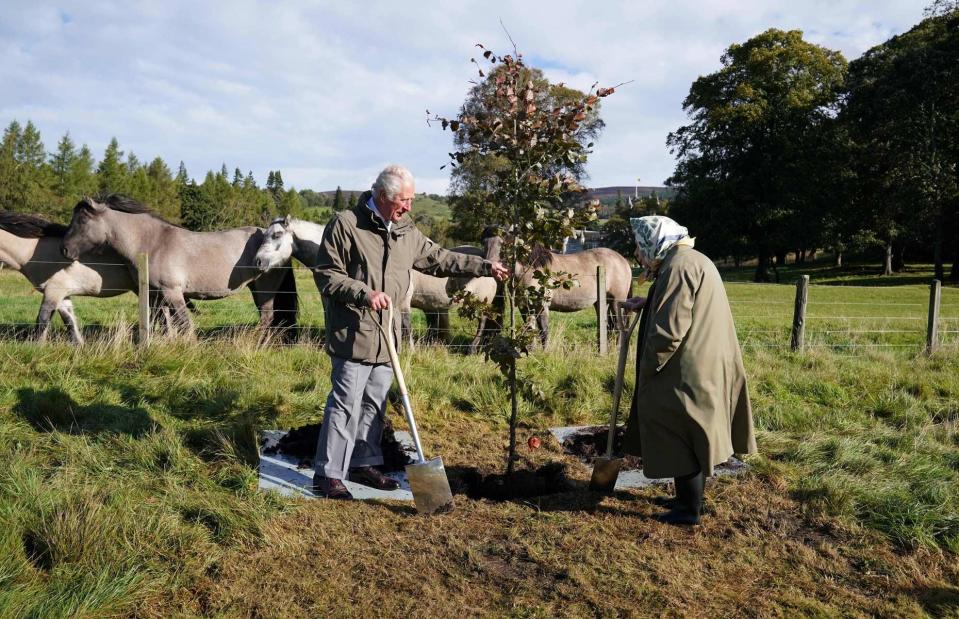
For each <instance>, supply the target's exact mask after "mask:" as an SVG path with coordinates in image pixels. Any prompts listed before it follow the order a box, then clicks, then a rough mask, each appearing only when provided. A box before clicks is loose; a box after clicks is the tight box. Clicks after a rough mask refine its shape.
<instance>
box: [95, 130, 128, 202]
mask: <svg viewBox="0 0 959 619" xmlns="http://www.w3.org/2000/svg"><path fill="white" fill-rule="evenodd" d="M122 158H123V151H122V150H120V144H119V142H117V139H116V138H112V139H111V140H110V144H108V145H107V148H106V150H105V151H104V153H103V159H102V160H101V161H100V165H99V166H97V188H98V189H99V190H100V191H103V192H107V193H124V192H125V191H126V189H127V188H126V180H127V179H126V168H125V166H124V165H123V163H121V159H122Z"/></svg>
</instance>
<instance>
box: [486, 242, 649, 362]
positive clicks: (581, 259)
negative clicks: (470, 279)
mask: <svg viewBox="0 0 959 619" xmlns="http://www.w3.org/2000/svg"><path fill="white" fill-rule="evenodd" d="M494 230H495V229H494V228H492V227H491V228H487V229H486V230H485V231H484V232H483V237H482V241H483V246H484V247H485V248H486V259H487V260H499V255H500V249H501V247H502V243H503V239H502V237H500V236H498V235H497V234H496V233H495V231H494ZM600 265H602V266H603V267H605V269H606V300H607V303H608V308H609V317H610V323H611V324H613V325H615V328H617V329H620V328H622V326H623V325H622V318H621V312H620V311H619V302H620V301H625V300H626V299H627V298H629V297H630V296H631V295H632V288H633V271H632V268H630V266H629V262H628V261H627V260H626V258H624V257H623V256H621V255H620V254H619V253H617V252H615V251H613V250H612V249H608V248H605V247H598V248H596V249H587V250H585V251H580V252H576V253H573V254H558V253H556V252H553V251H550V250H549V249H546V248H545V247H534V248H533V250H532V252H531V254H530V264H529V265H528V266H526V265H522V264H519V263H517V264H516V265H515V266H514V273H515V277H516V278H518V279H519V281H520V284H521V285H522V286H532V287H536V286H538V285H539V284H538V282H537V281H536V279H535V278H534V277H533V271H534V270H536V269H544V268H548V269H549V270H550V271H551V272H553V273H559V272H563V273H569V274H570V275H572V277H573V279H574V280H575V281H576V282H577V283H576V285H574V286H573V287H572V288H570V289H568V290H567V289H565V288H557V289H555V290H553V291H551V292H550V294H549V295H548V296H549V305H548V306H547V307H546V308H545V309H544V310H543V311H542V312H541V313H540V314H539V315H538V316H536V317H535V318H536V322H537V324H538V327H539V332H540V340H541V341H542V344H543V346H544V347H545V346H546V345H547V343H548V341H549V312H550V311H554V312H578V311H580V310H583V309H586V308H588V307H590V306H593V307H595V308H596V312H597V319H598V317H599V301H598V299H597V298H596V297H597V295H596V285H595V283H593V282H595V281H596V280H595V277H596V267H598V266H600ZM584 282H585V284H584ZM520 309H521V310H522V309H523V308H520ZM524 318H525V319H526V320H529V319H530V316H528V315H527V314H526V313H525V312H524Z"/></svg>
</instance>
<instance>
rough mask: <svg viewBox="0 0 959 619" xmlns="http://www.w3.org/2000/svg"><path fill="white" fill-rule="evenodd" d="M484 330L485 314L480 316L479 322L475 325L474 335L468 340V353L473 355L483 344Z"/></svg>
mask: <svg viewBox="0 0 959 619" xmlns="http://www.w3.org/2000/svg"><path fill="white" fill-rule="evenodd" d="M485 331H486V316H480V318H479V322H478V323H477V325H476V335H474V336H473V341H472V342H470V348H469V351H470V354H471V355H475V354H477V353H479V351H480V347H481V346H482V345H483V336H484V334H485V333H484V332H485Z"/></svg>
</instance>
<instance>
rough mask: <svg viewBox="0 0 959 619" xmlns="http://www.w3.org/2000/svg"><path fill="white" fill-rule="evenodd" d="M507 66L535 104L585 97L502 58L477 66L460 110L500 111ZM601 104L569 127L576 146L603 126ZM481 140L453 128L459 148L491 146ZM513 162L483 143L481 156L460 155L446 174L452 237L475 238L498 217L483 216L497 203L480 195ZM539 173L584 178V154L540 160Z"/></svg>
mask: <svg viewBox="0 0 959 619" xmlns="http://www.w3.org/2000/svg"><path fill="white" fill-rule="evenodd" d="M510 71H515V72H516V73H515V77H514V78H510V79H515V81H516V88H517V91H519V90H522V91H523V92H525V93H531V96H532V97H533V100H532V101H531V102H530V103H532V104H533V105H535V106H536V108H537V109H539V110H552V109H560V108H563V107H565V106H573V105H577V104H578V103H580V102H581V101H583V99H584V98H585V97H586V94H585V93H583V92H581V91H579V90H576V89H573V88H569V87H568V86H566V85H564V84H561V83H560V84H553V83H550V82H549V80H547V79H546V77H545V76H544V75H543V72H542V71H541V70H540V69H537V68H535V67H530V66H527V65H525V64H523V63H522V62H520V63H518V64H517V65H514V66H512V67H511V66H507V65H506V64H505V63H503V64H497V65H493V66H492V67H491V68H490V70H489V72H488V74H487V73H486V72H484V71H480V72H479V78H480V79H479V81H477V82H476V83H475V84H474V86H473V87H472V88H471V89H470V91H469V94H467V96H466V100H465V101H464V103H463V106H462V108H461V109H460V116H461V117H470V118H475V119H478V120H480V121H485V120H486V119H490V118H494V117H496V116H497V114H500V113H501V112H502V109H501V106H502V103H503V102H502V101H500V100H499V99H498V98H497V92H498V90H499V89H500V87H501V86H502V84H503V81H504V79H506V73H508V72H510ZM599 108H600V104H599V103H598V102H597V103H596V104H595V105H593V106H591V107H590V108H589V110H587V111H585V112H584V113H585V114H586V116H585V117H584V118H583V119H581V120H580V121H578V122H577V126H576V129H575V130H574V131H572V132H571V134H570V137H571V138H572V140H573V141H575V142H576V144H577V148H584V147H585V146H586V144H588V143H590V142H591V141H593V140H594V139H595V138H596V137H597V136H598V135H599V133H600V132H601V131H602V129H603V126H604V125H603V121H602V119H601V118H600V116H599ZM482 140H487V138H484V137H481V136H476V135H475V134H469V133H468V132H465V131H463V132H459V131H457V132H454V138H453V145H454V147H455V148H456V151H457V153H464V152H467V151H471V150H475V149H477V148H484V147H486V146H490V144H482V143H479V142H481V141H482ZM478 141H479V142H478ZM514 165H515V162H513V161H510V160H509V159H508V158H507V157H506V156H505V155H504V154H503V153H502V152H497V151H496V150H495V149H490V148H484V155H483V156H482V157H468V158H464V159H462V160H461V161H460V162H459V163H458V165H457V166H456V167H455V168H454V169H453V171H452V174H451V175H450V209H451V211H452V220H453V230H452V233H453V235H454V236H455V237H456V238H458V239H461V240H463V241H467V242H476V240H477V239H479V237H480V234H481V232H482V230H483V228H484V227H485V226H487V225H488V224H492V223H498V222H496V221H493V220H489V219H484V217H485V216H486V215H485V214H486V212H488V211H489V210H490V209H491V208H492V209H493V210H495V208H496V206H495V205H492V204H489V203H486V204H484V201H486V200H488V197H489V194H490V192H491V191H492V190H493V188H494V185H495V183H496V180H495V179H497V178H502V177H503V176H504V175H508V174H509V173H510V171H511V170H512V168H513V166H514ZM542 173H543V174H545V175H548V174H563V175H570V176H571V177H572V178H574V179H575V180H576V181H582V180H583V179H584V178H585V177H586V170H585V160H582V161H581V160H579V159H577V158H576V157H567V158H565V159H562V160H559V161H550V162H548V163H546V164H544V166H543V170H542Z"/></svg>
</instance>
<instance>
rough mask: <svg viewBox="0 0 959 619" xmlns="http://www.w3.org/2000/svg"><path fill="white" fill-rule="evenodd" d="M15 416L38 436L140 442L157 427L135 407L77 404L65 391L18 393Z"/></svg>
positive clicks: (28, 390) (14, 408)
mask: <svg viewBox="0 0 959 619" xmlns="http://www.w3.org/2000/svg"><path fill="white" fill-rule="evenodd" d="M13 412H14V413H15V414H17V415H19V416H20V417H21V418H23V419H24V420H25V421H26V422H27V423H29V424H30V425H31V426H32V427H33V428H34V429H35V430H37V431H38V432H64V433H67V434H128V435H130V436H132V437H135V438H139V437H141V436H143V435H144V434H146V433H147V432H149V431H150V430H151V429H152V428H153V427H154V422H153V420H152V419H151V418H150V415H149V414H148V413H147V412H146V410H144V409H142V408H139V407H136V406H116V405H113V404H104V403H94V404H90V405H87V406H83V405H80V404H78V403H77V402H76V401H75V400H74V399H73V398H71V397H70V395H69V394H68V393H66V392H65V391H63V390H62V389H56V388H54V389H44V390H42V391H40V390H36V389H18V390H17V403H16V404H14V406H13Z"/></svg>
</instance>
